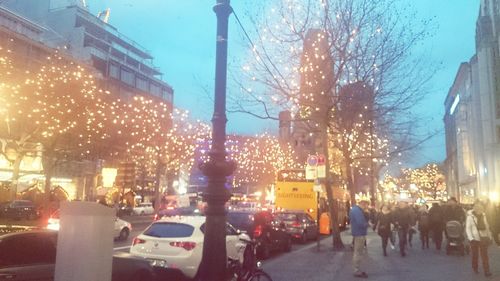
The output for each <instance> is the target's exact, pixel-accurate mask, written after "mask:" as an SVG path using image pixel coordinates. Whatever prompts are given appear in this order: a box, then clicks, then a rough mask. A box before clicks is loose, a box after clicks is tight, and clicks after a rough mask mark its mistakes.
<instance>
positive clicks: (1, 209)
mask: <svg viewBox="0 0 500 281" xmlns="http://www.w3.org/2000/svg"><path fill="white" fill-rule="evenodd" d="M0 216H1V217H4V218H8V219H16V220H19V219H27V220H34V219H36V218H38V217H39V214H38V211H37V209H36V207H35V205H34V204H33V202H31V201H29V200H14V201H10V202H6V203H3V204H2V205H1V206H0Z"/></svg>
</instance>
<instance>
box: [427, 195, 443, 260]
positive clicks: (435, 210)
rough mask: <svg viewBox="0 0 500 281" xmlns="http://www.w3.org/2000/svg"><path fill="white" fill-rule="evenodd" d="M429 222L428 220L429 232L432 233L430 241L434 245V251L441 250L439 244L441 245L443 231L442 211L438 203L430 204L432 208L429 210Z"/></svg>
mask: <svg viewBox="0 0 500 281" xmlns="http://www.w3.org/2000/svg"><path fill="white" fill-rule="evenodd" d="M429 220H430V231H431V232H432V240H434V243H436V250H438V251H439V250H441V244H442V243H443V231H444V225H445V222H444V214H443V209H442V208H441V206H439V204H438V203H432V207H431V208H430V210H429Z"/></svg>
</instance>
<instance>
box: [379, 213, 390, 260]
mask: <svg viewBox="0 0 500 281" xmlns="http://www.w3.org/2000/svg"><path fill="white" fill-rule="evenodd" d="M391 226H392V214H391V211H390V210H389V208H388V207H387V205H383V206H382V208H381V210H380V213H379V214H378V217H377V224H376V227H375V229H376V230H377V233H378V235H379V236H380V238H382V250H383V251H384V256H387V244H388V242H389V237H390V236H391V231H392V230H391Z"/></svg>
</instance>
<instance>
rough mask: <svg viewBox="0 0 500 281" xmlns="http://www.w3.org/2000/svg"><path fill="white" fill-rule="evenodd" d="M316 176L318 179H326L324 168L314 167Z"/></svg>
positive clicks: (322, 166) (323, 166)
mask: <svg viewBox="0 0 500 281" xmlns="http://www.w3.org/2000/svg"><path fill="white" fill-rule="evenodd" d="M316 176H317V177H318V178H320V179H324V178H326V166H325V165H321V166H316Z"/></svg>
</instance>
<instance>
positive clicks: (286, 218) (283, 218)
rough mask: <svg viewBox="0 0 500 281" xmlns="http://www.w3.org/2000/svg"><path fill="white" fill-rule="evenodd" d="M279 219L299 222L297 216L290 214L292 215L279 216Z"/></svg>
mask: <svg viewBox="0 0 500 281" xmlns="http://www.w3.org/2000/svg"><path fill="white" fill-rule="evenodd" d="M278 218H280V219H281V220H284V221H296V220H297V215H296V214H290V213H288V214H287V213H282V214H278Z"/></svg>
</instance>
